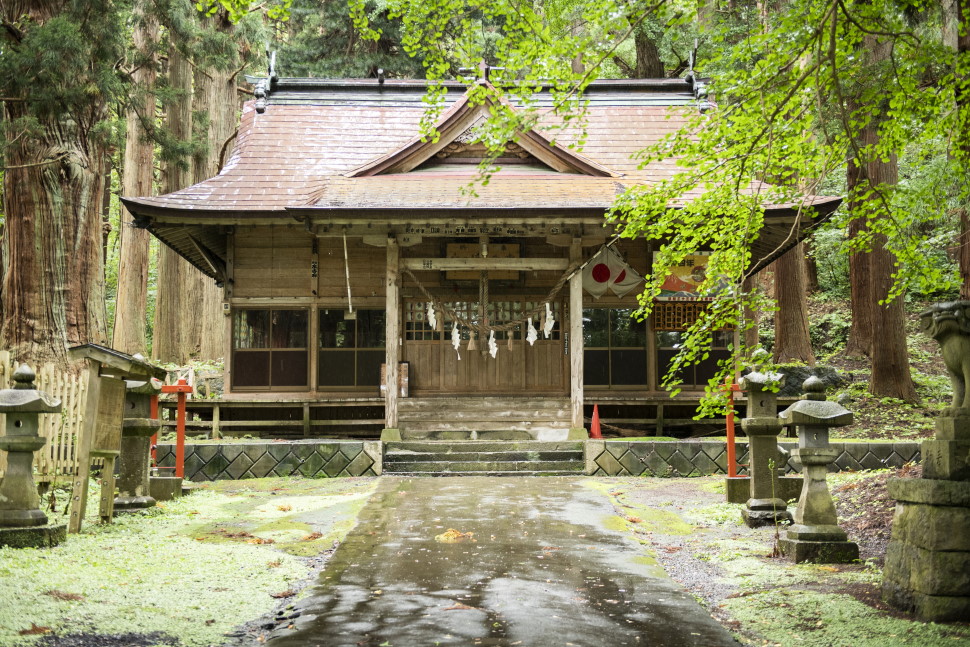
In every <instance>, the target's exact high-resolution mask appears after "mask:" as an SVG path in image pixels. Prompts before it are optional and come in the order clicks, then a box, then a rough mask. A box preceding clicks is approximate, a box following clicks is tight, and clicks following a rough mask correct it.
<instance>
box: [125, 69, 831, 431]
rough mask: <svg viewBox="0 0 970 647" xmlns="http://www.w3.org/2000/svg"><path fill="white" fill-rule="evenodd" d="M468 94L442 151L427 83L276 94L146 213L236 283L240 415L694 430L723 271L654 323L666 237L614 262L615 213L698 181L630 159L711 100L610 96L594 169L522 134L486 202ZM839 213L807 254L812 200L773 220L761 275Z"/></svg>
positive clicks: (656, 85) (478, 109)
mask: <svg viewBox="0 0 970 647" xmlns="http://www.w3.org/2000/svg"><path fill="white" fill-rule="evenodd" d="M466 87H467V86H465V85H463V84H459V83H452V84H449V86H448V89H449V92H448V95H447V101H448V103H447V108H446V111H445V112H444V113H443V115H442V116H441V117H440V120H439V123H438V129H439V131H440V133H441V136H440V138H439V139H438V141H437V142H433V143H432V142H427V141H422V140H421V136H420V127H419V122H420V120H421V118H422V115H423V114H424V112H425V104H424V103H423V102H422V98H423V97H424V94H425V89H426V86H425V84H424V83H423V82H420V81H394V80H387V81H383V80H381V81H378V80H377V79H372V80H350V81H328V80H319V79H278V80H276V79H274V80H272V81H270V80H261V81H260V82H259V85H258V86H257V90H256V97H257V98H256V99H255V100H254V101H250V102H248V103H247V104H246V105H245V107H244V109H243V113H242V122H241V125H240V129H239V135H238V138H237V141H236V145H235V149H234V150H233V152H232V154H231V156H230V158H229V160H228V162H227V163H226V165H225V167H224V168H223V170H222V171H221V173H220V174H219V175H218V176H216V177H213V178H211V179H209V180H206V181H204V182H201V183H199V184H196V185H194V186H191V187H188V188H186V189H183V190H180V191H176V192H174V193H170V194H168V195H164V196H159V197H128V198H124V199H123V201H124V203H125V205H126V206H127V208H128V210H129V211H130V212H131V213H132V214H133V216H134V218H135V224H136V226H141V227H146V228H148V229H149V230H150V231H151V232H152V233H153V234H154V235H155V236H157V237H158V238H159V239H160V240H161V241H162V242H163V243H165V244H166V245H169V246H170V247H172V248H173V249H175V250H176V251H177V252H178V253H179V254H180V255H181V256H183V257H184V258H185V259H187V260H188V261H189V262H190V263H192V264H193V265H194V266H195V267H197V268H198V269H199V270H201V271H202V272H203V273H205V274H207V275H208V276H210V277H212V278H213V279H214V280H215V281H217V282H218V283H219V284H221V285H222V286H223V290H224V295H225V303H224V309H225V313H226V315H227V316H226V318H225V322H226V331H227V335H226V339H227V348H226V354H225V359H226V391H227V393H226V396H225V397H224V400H225V401H226V402H231V401H234V400H235V401H240V402H242V401H247V402H263V403H264V404H265V403H269V402H272V401H279V402H281V403H293V402H298V403H302V406H303V410H304V418H305V422H306V424H307V425H308V426H306V427H305V429H309V428H310V426H312V427H313V431H312V433H311V435H318V433H317V426H320V427H321V428H324V430H325V428H326V427H327V425H328V424H329V425H331V426H336V427H339V426H340V425H339V420H340V419H341V418H345V419H347V420H348V421H349V420H350V419H352V418H354V416H353V415H351V414H346V411H348V410H349V409H348V408H350V409H352V408H354V407H357V408H361V409H364V408H368V407H369V408H370V410H371V411H374V410H377V411H379V413H378V414H377V415H376V416H373V415H372V416H371V417H376V418H378V420H376V421H373V420H372V422H377V423H378V426H379V427H383V428H385V429H386V430H400V432H401V433H402V434H403V436H404V437H422V436H425V435H432V436H434V435H435V434H437V435H439V436H441V435H448V434H442V433H441V432H449V433H450V434H451V435H453V436H454V435H462V434H470V435H471V437H478V438H485V437H489V435H490V434H491V435H494V436H496V437H509V438H512V437H531V438H539V439H550V440H552V439H560V438H566V437H567V434H569V433H570V430H572V434H573V436H576V435H580V434H581V433H584V432H582V431H581V430H582V428H583V427H584V424H583V423H584V409H585V411H586V412H587V413H586V417H587V418H588V410H589V409H590V408H591V407H592V405H593V404H594V403H599V404H600V406H601V411H606V412H609V411H612V412H613V413H612V414H610V413H605V414H604V415H605V416H606V417H607V418H610V417H611V416H612V417H613V418H625V419H627V420H629V421H631V423H647V424H649V423H651V422H658V423H660V422H662V420H663V419H664V418H666V419H668V420H669V419H670V418H671V417H676V416H677V415H680V416H681V417H682V418H684V419H687V418H689V417H690V416H691V415H692V413H693V404H691V400H692V399H693V402H694V404H696V398H697V396H698V393H697V392H698V391H702V390H703V386H704V384H706V382H707V379H708V377H710V376H711V375H713V372H714V370H715V362H716V360H717V359H718V353H719V352H720V354H721V355H722V356H723V355H724V354H725V353H726V352H727V351H726V346H727V343H728V342H729V341H730V338H729V335H728V334H724V333H718V334H717V336H716V339H715V352H714V353H712V355H711V357H710V359H708V360H707V361H705V362H703V363H701V364H700V365H697V366H696V367H694V369H693V370H692V371H689V372H688V374H686V375H684V376H683V379H684V384H685V388H684V391H683V393H682V394H681V395H680V396H679V399H677V400H671V398H670V396H669V394H668V393H667V392H665V391H662V390H660V389H659V387H658V384H659V382H660V380H661V378H662V376H663V375H664V373H665V372H666V368H667V365H668V364H669V362H670V359H671V357H672V356H673V355H674V354H675V353H676V350H675V348H676V347H677V345H678V343H679V341H680V335H681V334H682V332H683V330H684V329H685V322H687V321H689V320H690V319H691V313H692V312H695V311H696V308H698V307H702V305H703V304H700V303H698V302H697V301H695V300H694V299H693V298H692V292H691V288H692V286H694V285H696V283H697V279H698V278H699V275H698V272H699V271H702V269H703V268H702V266H703V264H704V262H703V261H704V258H703V254H702V253H701V252H699V254H698V256H697V257H695V260H696V262H697V263H696V264H697V267H696V269H697V270H698V272H694V273H690V272H689V271H688V272H687V273H685V274H684V276H681V277H679V278H677V279H676V280H675V283H677V285H673V286H672V288H671V289H672V291H673V292H674V293H675V297H674V298H673V299H672V300H670V301H665V302H663V303H659V304H658V307H657V308H655V310H654V313H653V315H652V316H651V317H650V318H649V319H648V320H647V321H644V322H637V321H636V320H635V319H633V318H632V317H631V314H632V312H633V311H634V310H635V309H636V308H637V302H636V295H637V294H638V293H639V292H640V291H641V289H642V283H641V282H640V281H639V280H638V277H637V276H636V274H635V273H639V274H640V275H643V274H645V273H647V272H649V271H650V259H651V254H652V252H653V251H654V250H655V248H656V245H657V241H649V240H632V241H631V240H621V241H619V242H617V243H616V244H615V245H613V246H612V247H611V248H609V250H604V244H605V243H607V242H608V241H610V240H611V239H612V233H613V231H612V228H611V227H609V226H605V221H604V214H605V212H606V211H607V209H608V208H609V207H610V205H611V204H612V202H613V200H614V199H615V197H616V196H617V195H619V194H620V193H622V192H623V191H624V190H625V189H626V188H627V187H630V186H633V185H637V184H644V183H651V182H656V181H659V180H661V179H664V178H667V177H669V176H670V175H671V174H672V173H674V172H675V166H674V164H672V163H668V164H651V165H649V166H648V167H647V168H646V169H639V168H638V163H637V161H636V160H635V159H633V158H632V157H631V156H632V154H633V153H634V152H635V151H637V150H640V149H642V148H644V147H646V146H648V145H650V144H651V143H653V142H655V141H657V139H658V138H660V137H662V136H663V135H665V134H666V133H668V132H671V131H672V130H674V129H676V128H678V127H679V126H680V125H681V124H682V123H683V118H684V117H683V116H682V115H683V111H684V110H697V109H699V107H698V104H699V102H702V101H703V100H702V99H699V98H698V97H697V96H695V92H694V84H692V83H690V82H688V81H685V80H680V79H665V80H637V81H599V82H594V83H593V84H592V85H591V86H590V87H589V89H588V90H587V92H586V98H587V99H588V101H589V106H588V111H587V115H588V128H587V135H588V136H587V140H586V142H585V144H584V146H583V148H582V151H581V152H579V153H577V152H576V151H575V150H573V149H570V148H569V147H568V144H569V143H570V139H569V136H568V133H563V132H559V133H557V135H556V143H555V144H553V143H551V142H550V140H549V139H548V138H547V136H546V135H544V134H543V133H542V132H541V131H540V130H534V131H529V132H520V133H518V136H517V139H516V140H515V141H514V142H509V143H508V144H507V146H506V151H505V153H504V156H503V157H502V158H500V159H499V160H498V163H499V164H500V165H501V168H500V170H498V171H497V172H496V173H495V174H494V175H492V176H491V178H490V181H489V182H488V183H487V184H486V185H482V184H476V185H473V186H471V183H472V181H473V180H474V179H475V177H476V175H477V172H478V168H477V164H478V162H479V161H480V160H481V158H482V155H483V148H482V146H481V145H480V144H477V143H476V138H475V135H474V133H475V128H476V127H477V125H478V124H479V123H481V121H483V120H484V118H485V115H486V114H487V111H488V107H487V106H485V107H482V106H474V105H472V104H471V103H470V102H469V101H468V100H467V96H466V94H465V89H466ZM674 109H676V110H674ZM470 187H471V188H472V189H473V190H472V191H470V190H469V188H470ZM838 202H839V201H838V199H836V198H812V199H811V200H810V201H809V206H808V207H807V208H806V211H807V213H805V212H803V213H802V216H801V219H800V220H801V221H802V222H803V223H804V224H802V225H801V233H800V234H799V236H797V237H791V236H790V233H791V228H792V226H793V223H795V222H796V221H797V220H796V213H797V205H783V206H778V207H775V208H770V209H769V210H768V211H767V213H766V216H765V221H766V226H765V229H764V231H763V232H762V236H761V238H760V239H759V241H758V242H757V243H756V248H755V249H754V250H753V251H754V257H755V259H756V261H755V262H756V263H757V265H758V266H762V267H763V266H764V265H766V264H767V263H768V262H770V261H771V260H773V258H775V257H777V256H778V255H779V254H780V253H781V252H783V251H785V249H787V248H788V247H790V246H791V245H793V244H794V243H795V242H796V240H797V239H798V238H800V237H802V236H803V235H804V233H805V231H806V230H807V229H809V228H811V227H813V226H814V225H815V224H817V223H818V222H819V221H821V220H823V219H824V218H825V217H827V216H828V215H829V214H830V213H831V212H832V211H833V210H834V209H835V208H836V207H837V206H838ZM786 239H787V240H788V241H789V242H788V244H787V247H786V246H785V244H782V241H785V240H786ZM597 254H599V255H600V256H598V257H597V259H595V261H594V263H591V264H588V265H587V266H586V267H585V269H583V270H582V271H578V272H577V271H575V268H577V267H578V266H579V265H581V264H582V263H584V262H586V261H589V260H590V259H591V258H593V257H594V256H595V255H597ZM626 270H629V272H628V273H627V275H626V276H624V277H623V278H621V279H619V280H618V281H617V280H616V279H617V274H618V273H620V272H623V271H626ZM584 283H585V288H584ZM594 295H598V298H597V296H594ZM529 317H531V325H530V319H529ZM718 348H720V349H721V350H720V351H718V350H717V349H718ZM384 367H386V370H385V369H384ZM382 384H385V385H386V384H392V385H393V384H398V385H400V388H391V389H387V388H384V387H382ZM678 403H684V406H685V407H686V409H684V411H683V412H682V413H679V414H676V413H675V415H673V416H672V415H671V411H673V410H672V409H671V408H670V407H671V406H673V405H676V404H678ZM665 406H666V407H667V410H666V412H665V411H664V407H665ZM611 407H612V408H611ZM317 410H319V412H320V413H319V414H318V413H314V411H317ZM341 411H342V412H345V413H343V414H341V413H339V412H341ZM335 412H337V413H335ZM335 418H336V420H334V419H335ZM381 418H382V419H381ZM307 419H309V422H307ZM317 419H319V420H320V421H321V422H320V425H316V424H315V423H314V420H317ZM323 419H327V420H326V423H327V424H324V422H323ZM373 433H376V430H375V431H374V432H373ZM394 435H395V432H393V431H392V432H386V433H385V436H386V437H393V436H394Z"/></svg>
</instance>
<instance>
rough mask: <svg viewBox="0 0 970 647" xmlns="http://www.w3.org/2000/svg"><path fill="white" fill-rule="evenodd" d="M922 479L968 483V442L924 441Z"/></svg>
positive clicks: (969, 465)
mask: <svg viewBox="0 0 970 647" xmlns="http://www.w3.org/2000/svg"><path fill="white" fill-rule="evenodd" d="M921 451H922V456H923V458H922V461H921V462H922V464H923V478H924V479H935V480H944V481H970V440H939V439H933V440H924V441H923V445H922V450H921Z"/></svg>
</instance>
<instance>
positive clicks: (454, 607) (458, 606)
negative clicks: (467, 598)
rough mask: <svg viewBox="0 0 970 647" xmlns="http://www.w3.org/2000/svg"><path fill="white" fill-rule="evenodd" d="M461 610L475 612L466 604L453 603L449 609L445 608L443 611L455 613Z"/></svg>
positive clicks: (473, 608)
mask: <svg viewBox="0 0 970 647" xmlns="http://www.w3.org/2000/svg"><path fill="white" fill-rule="evenodd" d="M461 609H472V610H475V607H470V606H468V605H467V604H462V603H461V602H455V603H454V604H453V605H451V606H450V607H445V611H455V610H461Z"/></svg>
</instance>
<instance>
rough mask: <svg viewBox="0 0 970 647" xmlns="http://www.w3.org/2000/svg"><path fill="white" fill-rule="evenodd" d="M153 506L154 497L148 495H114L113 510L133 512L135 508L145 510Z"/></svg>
mask: <svg viewBox="0 0 970 647" xmlns="http://www.w3.org/2000/svg"><path fill="white" fill-rule="evenodd" d="M149 487H151V486H149ZM154 507H155V499H154V498H152V497H150V496H119V497H115V512H134V511H136V510H145V509H146V508H154Z"/></svg>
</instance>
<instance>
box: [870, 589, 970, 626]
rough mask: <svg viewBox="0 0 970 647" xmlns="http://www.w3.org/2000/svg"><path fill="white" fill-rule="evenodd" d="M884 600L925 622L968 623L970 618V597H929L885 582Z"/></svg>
mask: <svg viewBox="0 0 970 647" xmlns="http://www.w3.org/2000/svg"><path fill="white" fill-rule="evenodd" d="M882 599H883V601H884V602H886V604H888V605H890V606H892V607H895V608H896V609H900V610H901V611H906V612H907V613H912V614H913V615H914V616H916V617H917V618H919V619H920V620H923V621H925V622H966V621H967V618H970V597H968V596H953V595H927V594H925V593H920V592H918V591H913V590H912V589H910V588H908V587H906V586H900V585H899V584H898V583H897V582H893V581H891V580H884V581H883V584H882Z"/></svg>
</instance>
